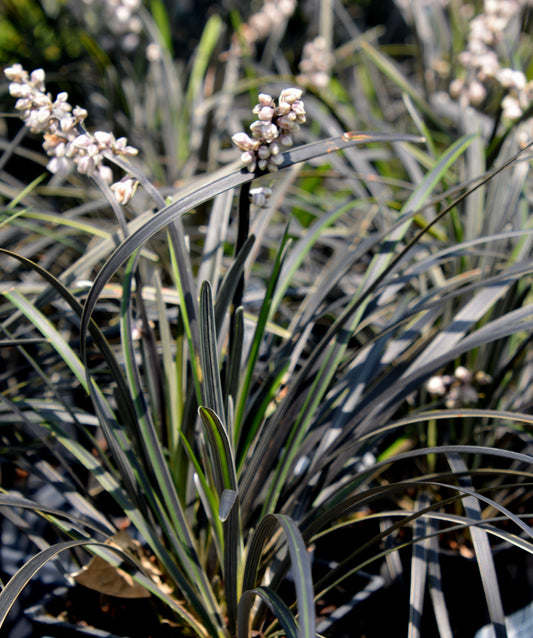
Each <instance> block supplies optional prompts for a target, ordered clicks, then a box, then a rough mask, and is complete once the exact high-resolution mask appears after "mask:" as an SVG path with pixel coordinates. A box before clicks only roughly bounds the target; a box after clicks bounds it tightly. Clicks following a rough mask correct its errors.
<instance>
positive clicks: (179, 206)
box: [80, 132, 421, 343]
mask: <svg viewBox="0 0 533 638" xmlns="http://www.w3.org/2000/svg"><path fill="white" fill-rule="evenodd" d="M396 141H412V142H420V141H421V138H419V137H416V136H413V135H395V134H389V133H379V132H378V133H358V132H349V133H344V134H343V135H338V136H335V137H332V138H329V139H327V140H321V141H319V142H312V143H311V144H306V145H305V146H300V147H297V148H294V149H291V150H289V151H287V152H285V153H284V154H283V158H284V161H283V164H282V165H281V166H280V168H287V167H289V166H292V165H293V164H296V163H299V162H304V161H307V160H309V159H312V158H314V157H318V156H320V155H324V154H327V153H331V152H334V151H339V150H342V149H343V148H348V147H350V146H356V145H359V144H369V143H372V142H383V143H389V142H396ZM256 177H258V175H256V174H251V173H249V172H248V171H246V170H245V169H243V168H242V167H241V164H240V163H235V164H231V165H230V166H228V167H225V168H223V169H220V170H218V171H215V172H214V173H213V174H211V175H210V176H209V177H207V178H203V179H200V180H197V181H195V182H194V183H193V185H192V186H190V187H188V188H186V189H184V190H183V191H182V192H179V193H177V194H176V196H175V197H176V200H175V201H173V202H171V203H170V204H168V205H167V206H165V207H164V208H162V209H161V210H159V211H158V212H157V213H156V214H155V215H154V216H153V217H150V218H148V219H147V220H146V222H145V223H144V224H143V225H142V226H141V228H139V229H137V230H136V231H135V232H133V233H132V234H131V235H130V236H129V237H128V238H127V239H125V240H124V242H122V244H121V245H120V246H119V247H118V248H116V249H115V251H114V252H113V253H112V255H111V256H110V257H109V259H108V260H107V261H106V263H105V264H104V266H103V267H102V269H101V270H100V272H99V273H98V275H97V276H96V278H95V280H94V283H93V286H92V288H91V290H90V292H89V295H88V297H87V301H86V304H85V310H84V316H83V317H82V322H81V328H80V331H81V341H82V343H83V341H84V340H85V334H86V332H87V325H88V322H89V318H90V316H91V314H92V312H93V310H94V308H95V306H96V303H97V300H98V297H99V295H100V294H101V292H102V290H103V288H104V286H105V285H106V283H107V282H108V281H109V279H110V278H111V277H112V275H113V274H114V273H115V272H116V271H117V269H118V268H119V267H120V266H121V265H122V264H123V263H124V262H125V261H126V260H127V259H128V258H129V257H130V256H131V255H132V254H133V253H134V252H135V251H136V250H137V249H138V248H139V247H141V246H142V245H143V244H144V243H146V241H148V239H150V238H151V237H153V236H154V235H155V234H157V233H158V232H159V231H160V230H162V229H163V228H165V227H166V226H168V225H169V224H171V222H173V221H175V220H177V219H178V218H179V217H180V216H181V215H184V214H186V213H188V212H190V211H191V210H192V209H194V208H195V207H197V206H199V205H200V204H202V203H203V202H205V201H208V200H210V199H213V198H214V197H215V196H216V195H218V194H220V193H222V192H224V191H226V190H229V189H231V188H235V187H236V186H240V185H241V184H245V183H247V182H251V181H252V180H254V179H256Z"/></svg>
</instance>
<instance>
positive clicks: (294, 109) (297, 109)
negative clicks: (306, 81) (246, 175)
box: [231, 89, 305, 173]
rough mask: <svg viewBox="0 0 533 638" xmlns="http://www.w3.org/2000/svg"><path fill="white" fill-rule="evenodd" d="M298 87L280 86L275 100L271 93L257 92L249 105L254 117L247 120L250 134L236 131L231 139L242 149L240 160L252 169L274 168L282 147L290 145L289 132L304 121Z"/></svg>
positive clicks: (293, 130) (277, 163) (278, 160)
mask: <svg viewBox="0 0 533 638" xmlns="http://www.w3.org/2000/svg"><path fill="white" fill-rule="evenodd" d="M301 97H302V91H301V90H300V89H284V90H283V91H282V92H281V95H280V96H279V100H278V104H277V105H276V102H275V101H274V98H273V97H272V96H271V95H267V94H266V93H261V94H260V95H259V103H258V104H256V106H255V107H254V109H253V112H254V113H255V114H256V115H257V117H258V119H257V120H256V121H255V122H252V124H250V130H251V131H252V137H250V136H249V135H247V134H246V133H236V134H235V135H234V136H233V137H232V138H231V139H232V141H233V143H234V144H235V145H236V146H238V147H239V148H240V149H241V150H242V151H243V153H242V155H241V159H242V162H243V163H244V164H245V165H246V166H247V167H248V170H249V171H250V172H251V173H253V172H254V171H255V170H256V169H259V170H261V171H265V170H266V171H270V172H274V171H277V170H278V166H279V165H280V164H281V163H282V162H283V157H282V155H281V149H282V147H284V146H285V147H289V146H292V144H293V140H292V135H293V133H296V132H297V131H298V129H299V128H300V124H303V123H304V122H305V108H304V103H303V101H302V100H301V99H300V98H301Z"/></svg>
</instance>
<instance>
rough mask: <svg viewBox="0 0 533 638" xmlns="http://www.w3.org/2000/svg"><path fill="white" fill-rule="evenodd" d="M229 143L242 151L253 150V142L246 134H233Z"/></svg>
mask: <svg viewBox="0 0 533 638" xmlns="http://www.w3.org/2000/svg"><path fill="white" fill-rule="evenodd" d="M231 141H232V142H233V143H234V144H235V146H238V147H239V148H240V149H241V150H243V151H250V150H252V149H253V148H254V141H253V140H252V139H251V137H250V136H249V135H247V134H246V133H235V135H233V136H232V138H231Z"/></svg>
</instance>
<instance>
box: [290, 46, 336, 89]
mask: <svg viewBox="0 0 533 638" xmlns="http://www.w3.org/2000/svg"><path fill="white" fill-rule="evenodd" d="M332 65H333V56H332V55H331V53H330V51H329V49H328V45H327V42H326V39H325V38H323V37H322V36H317V37H316V38H315V39H314V40H311V41H310V42H307V44H306V45H305V46H304V49H303V53H302V60H301V62H300V64H299V67H298V68H299V69H300V75H299V76H298V82H300V83H301V84H311V85H312V86H316V87H317V88H324V87H325V86H327V85H328V83H329V78H330V75H331V73H330V71H331V67H332Z"/></svg>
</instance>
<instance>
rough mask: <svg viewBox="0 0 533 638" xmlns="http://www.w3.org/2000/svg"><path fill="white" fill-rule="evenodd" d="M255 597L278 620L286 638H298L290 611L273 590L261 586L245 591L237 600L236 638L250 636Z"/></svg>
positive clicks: (296, 627) (296, 628) (247, 637)
mask: <svg viewBox="0 0 533 638" xmlns="http://www.w3.org/2000/svg"><path fill="white" fill-rule="evenodd" d="M256 596H257V597H259V598H260V599H261V600H262V601H263V602H264V603H265V604H266V605H267V606H268V607H269V609H270V610H271V611H272V613H273V614H274V616H275V617H276V618H277V619H278V621H279V624H280V625H281V627H282V629H283V631H284V632H285V635H286V638H299V633H298V626H297V624H296V622H295V620H294V616H293V615H292V613H291V611H290V609H289V608H288V607H287V605H286V604H285V603H284V602H283V600H282V599H281V598H280V596H279V595H278V594H277V593H276V592H275V591H274V590H273V589H270V588H268V587H262V586H259V587H255V588H254V589H249V590H247V591H245V592H244V593H243V595H242V596H241V599H240V600H239V615H238V620H237V628H238V633H237V638H249V636H250V612H251V610H252V606H253V604H254V600H255V598H256Z"/></svg>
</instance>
